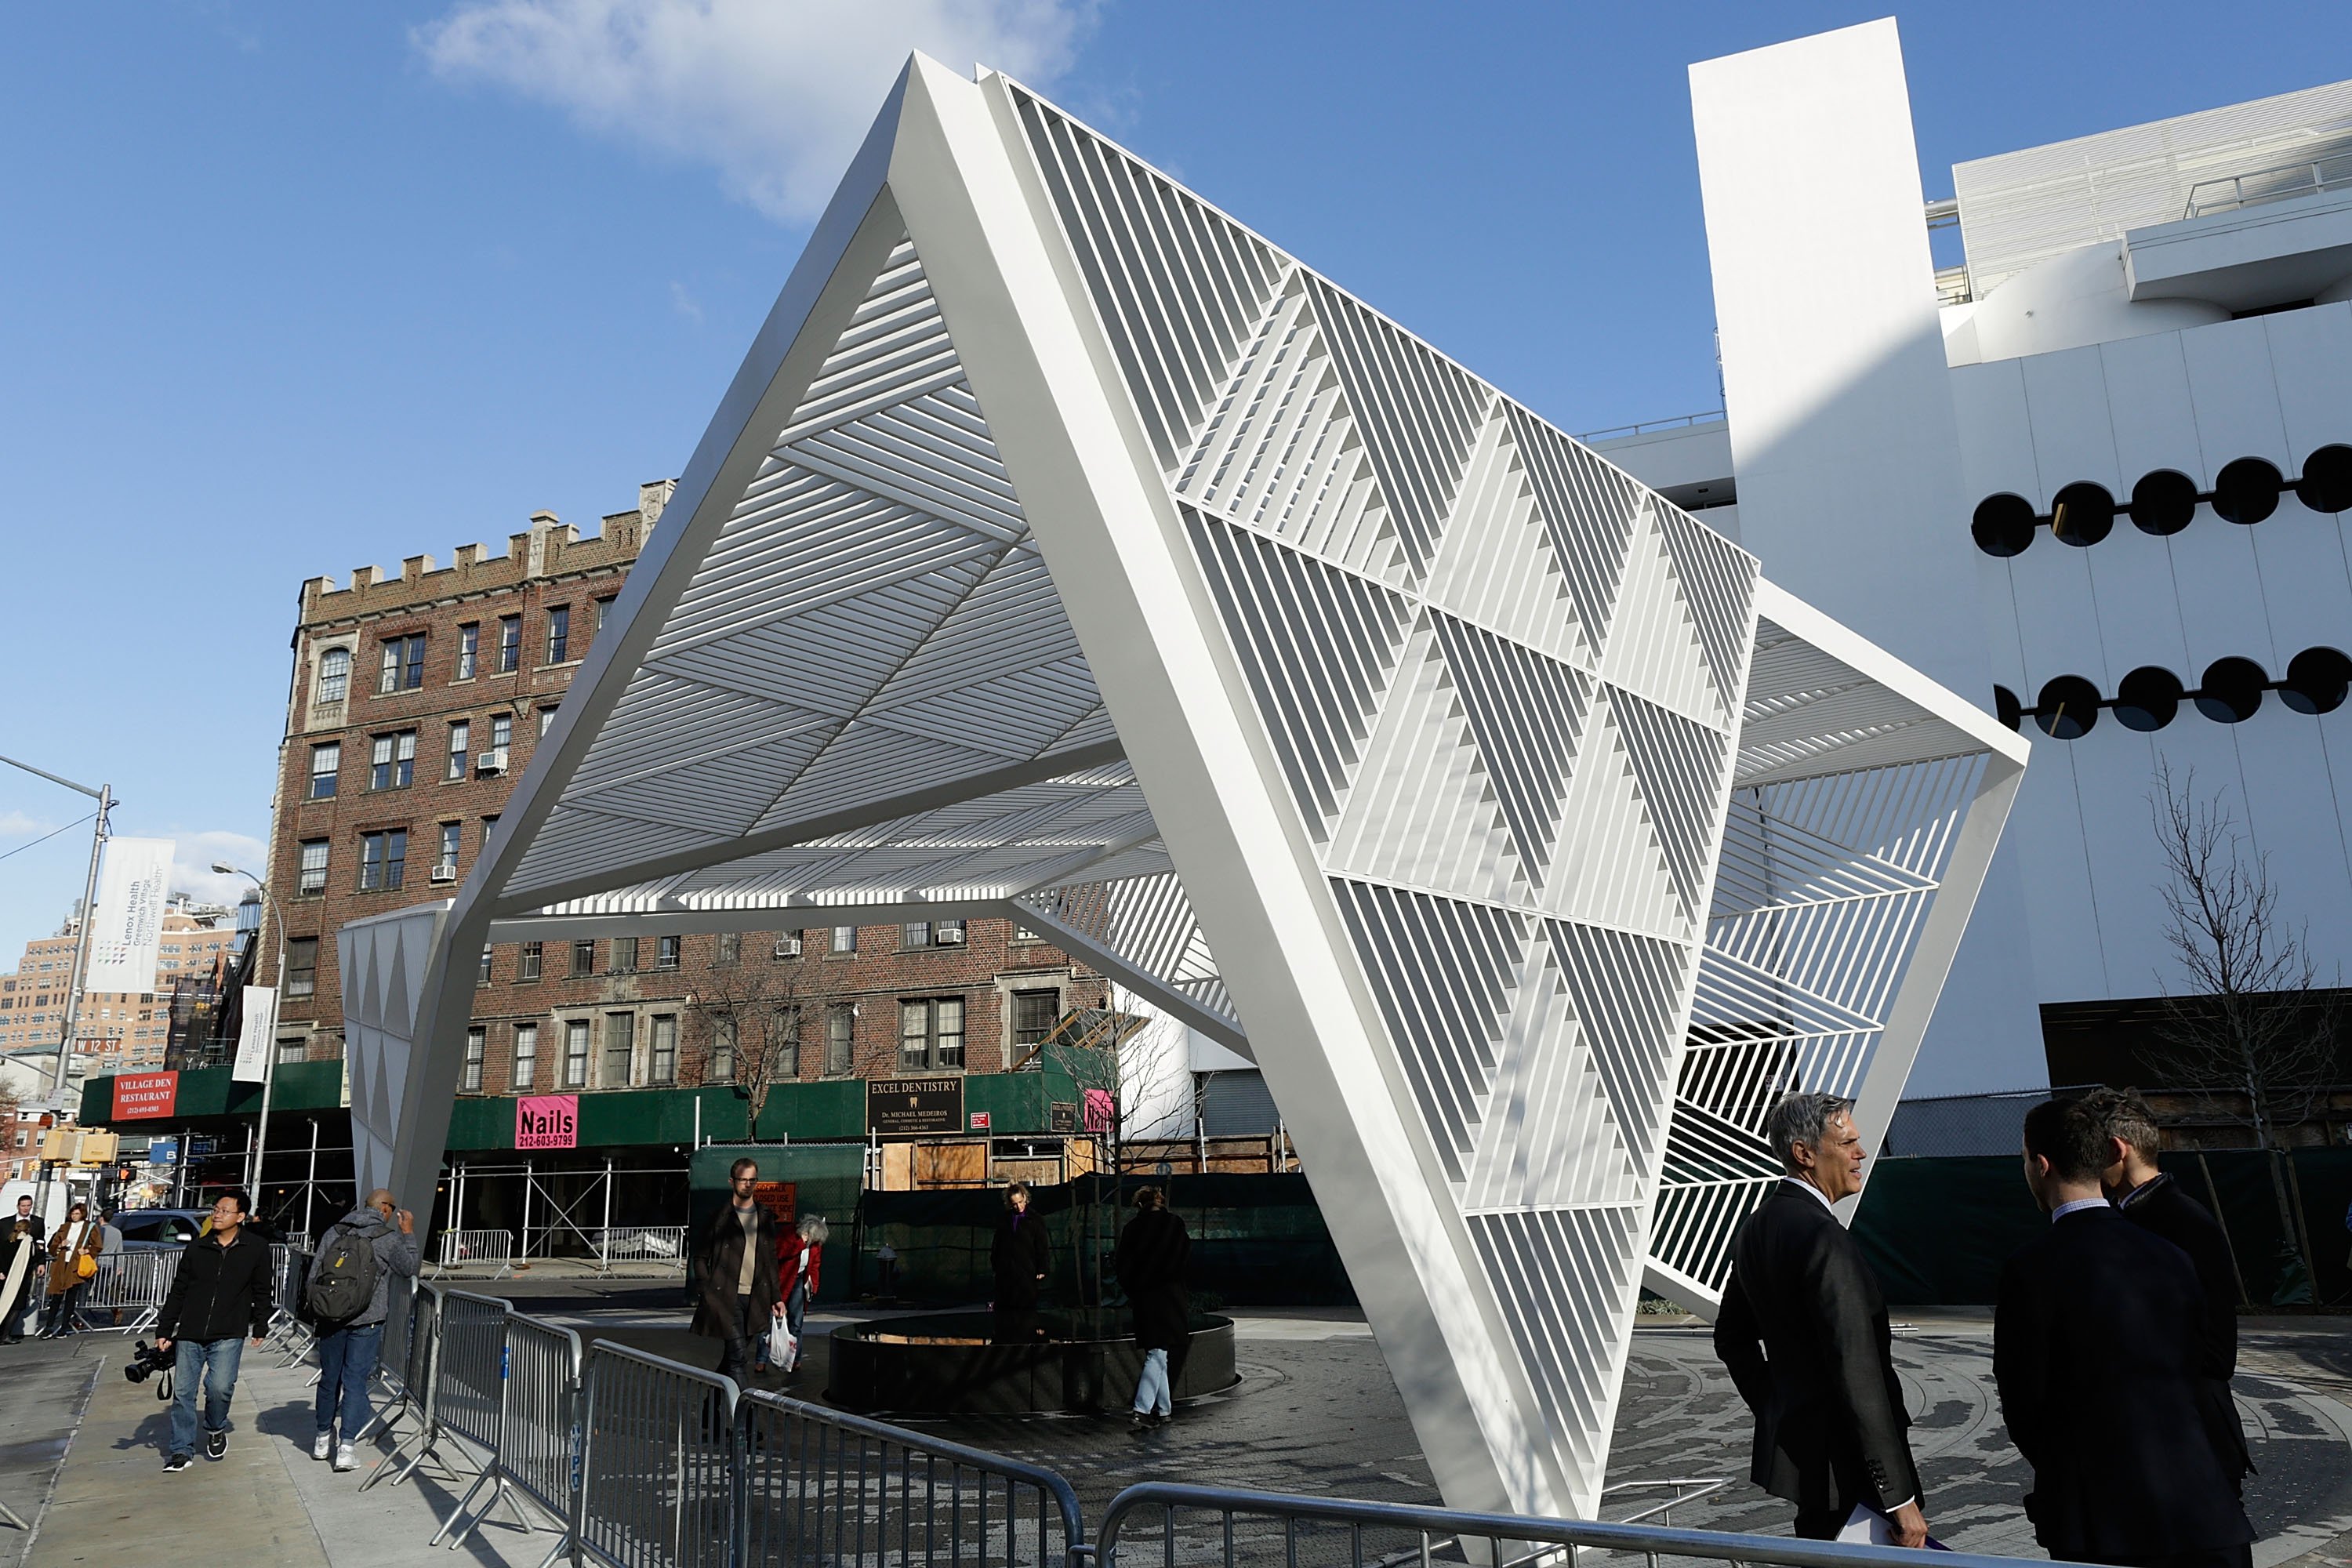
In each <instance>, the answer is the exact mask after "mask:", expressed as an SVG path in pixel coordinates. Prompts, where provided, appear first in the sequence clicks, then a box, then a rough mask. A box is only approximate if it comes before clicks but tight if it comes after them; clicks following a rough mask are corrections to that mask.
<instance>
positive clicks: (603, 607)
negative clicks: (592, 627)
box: [596, 599, 613, 632]
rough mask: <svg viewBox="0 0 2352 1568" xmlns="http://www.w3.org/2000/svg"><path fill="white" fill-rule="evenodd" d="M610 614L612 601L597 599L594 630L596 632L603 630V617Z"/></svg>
mask: <svg viewBox="0 0 2352 1568" xmlns="http://www.w3.org/2000/svg"><path fill="white" fill-rule="evenodd" d="M612 613H613V601H612V600H611V599H599V600H597V601H596V629H597V630H598V631H600V632H601V631H603V630H604V617H605V616H609V615H611V614H612Z"/></svg>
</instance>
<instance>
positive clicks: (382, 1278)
mask: <svg viewBox="0 0 2352 1568" xmlns="http://www.w3.org/2000/svg"><path fill="white" fill-rule="evenodd" d="M416 1263H417V1258H416V1216H415V1215H413V1214H411V1213H410V1212H409V1211H408V1210H406V1209H404V1208H402V1207H400V1206H399V1205H397V1204H396V1203H394V1201H393V1196H392V1194H390V1193H388V1192H386V1191H384V1190H383V1188H382V1187H378V1188H377V1189H376V1190H375V1191H373V1192H372V1193H370V1194H368V1196H367V1202H366V1203H364V1204H362V1205H360V1206H359V1207H358V1208H355V1209H353V1210H352V1212H351V1213H349V1214H347V1215H344V1216H343V1217H342V1218H341V1219H339V1220H337V1221H336V1222H335V1224H334V1225H333V1226H332V1227H331V1228H330V1229H329V1230H328V1232H327V1234H326V1235H325V1236H324V1237H320V1242H319V1255H318V1257H317V1258H314V1259H313V1260H312V1262H311V1264H310V1280H309V1282H308V1283H307V1284H306V1285H305V1286H304V1287H303V1291H302V1301H303V1305H304V1306H306V1307H308V1308H309V1309H310V1313H311V1315H312V1316H313V1317H314V1318H316V1319H317V1320H318V1323H319V1328H320V1334H319V1397H318V1402H317V1405H316V1406H315V1407H314V1409H313V1411H312V1415H313V1417H314V1420H315V1424H316V1426H317V1428H318V1436H317V1437H316V1438H315V1439H314V1440H313V1441H312V1442H311V1444H310V1458H314V1459H324V1458H328V1457H329V1456H330V1455H331V1456H332V1457H333V1458H334V1461H335V1468H336V1469H338V1470H348V1469H352V1468H355V1467H356V1466H357V1465H358V1464H359V1453H358V1447H357V1445H358V1441H359V1435H360V1434H361V1433H362V1432H363V1431H365V1430H366V1429H367V1425H368V1423H369V1422H370V1421H372V1420H373V1419H374V1418H375V1412H374V1410H373V1407H372V1406H371V1405H369V1404H368V1383H369V1381H370V1380H371V1379H373V1377H374V1376H375V1365H376V1357H377V1355H378V1354H379V1353H380V1352H382V1351H383V1325H384V1322H385V1320H387V1319H388V1318H390V1317H391V1315H392V1281H393V1277H394V1275H399V1276H401V1277H403V1278H404V1279H415V1278H416ZM403 1310H406V1309H405V1308H404V1309H403ZM339 1415H340V1417H341V1421H342V1427H343V1430H342V1441H341V1443H337V1442H336V1441H335V1422H336V1419H337V1417H338V1416H339Z"/></svg>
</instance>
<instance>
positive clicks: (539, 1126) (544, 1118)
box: [515, 1094, 580, 1149]
mask: <svg viewBox="0 0 2352 1568" xmlns="http://www.w3.org/2000/svg"><path fill="white" fill-rule="evenodd" d="M515 1147H516V1148H518V1149H577V1148H578V1147H580V1097H579V1096H578V1095H576V1094H527V1095H525V1096H523V1097H522V1098H521V1099H520V1100H516V1101H515Z"/></svg>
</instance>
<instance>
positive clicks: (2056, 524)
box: [2050, 479, 2116, 545]
mask: <svg viewBox="0 0 2352 1568" xmlns="http://www.w3.org/2000/svg"><path fill="white" fill-rule="evenodd" d="M2115 526H2116V498H2115V497H2113V496H2111V495H2109V494H2108V493H2107V488H2106V486H2105V485H2095V484H2092V483H2091V482H2090V481H2089V480H2087V479H2085V480H2084V481H2083V482H2082V483H2080V484H2072V485H2068V486H2067V487H2066V488H2065V489H2063V490H2060V491H2059V492H2058V493H2057V495H2055V496H2054V497H2053V498H2052V499H2051V501H2050V532H2051V535H2052V537H2053V538H2056V539H2062V540H2063V541H2065V542H2067V543H2069V544H2075V545H2089V544H2096V543H2097V542H2099V541H2101V540H2102V539H2105V537H2106V536H2107V534H2108V532H2109V531H2111V530H2113V529H2114V527H2115Z"/></svg>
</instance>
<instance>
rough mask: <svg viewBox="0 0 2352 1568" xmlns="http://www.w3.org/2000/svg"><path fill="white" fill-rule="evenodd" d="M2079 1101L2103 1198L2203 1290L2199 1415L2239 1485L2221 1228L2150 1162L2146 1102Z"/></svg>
mask: <svg viewBox="0 0 2352 1568" xmlns="http://www.w3.org/2000/svg"><path fill="white" fill-rule="evenodd" d="M2083 1103H2084V1104H2085V1105H2087V1106H2091V1107H2093V1108H2094V1109H2095V1110H2097V1111H2098V1113H2099V1118H2100V1121H2101V1123H2102V1131H2103V1133H2104V1142H2105V1151H2104V1157H2105V1160H2106V1162H2107V1165H2106V1168H2105V1170H2104V1171H2102V1172H2101V1173H2099V1185H2100V1187H2101V1188H2102V1189H2103V1190H2105V1193H2106V1194H2107V1199H2108V1201H2109V1202H2111V1203H2113V1204H2114V1205H2116V1209H2117V1210H2118V1211H2119V1212H2121V1214H2122V1215H2123V1216H2124V1217H2125V1218H2126V1219H2127V1220H2129V1221H2131V1222H2132V1223H2133V1224H2134V1225H2136V1226H2139V1227H2140V1228H2141V1229H2142V1230H2146V1231H2149V1232H2152V1233H2153V1234H2155V1235H2157V1236H2160V1237H2163V1238H2164V1239H2165V1240H2167V1241H2168V1242H2170V1243H2172V1245H2173V1246H2175V1247H2179V1248H2180V1250H2181V1251H2183V1252H2185V1253H2187V1254H2189V1262H2190V1263H2192V1264H2194V1265H2195V1266H2196V1268H2197V1283H2198V1284H2199V1285H2200V1286H2201V1287H2202V1288H2203V1289H2204V1294H2205V1333H2206V1338H2207V1340H2208V1342H2209V1343H2208V1345H2207V1347H2206V1348H2207V1353H2208V1355H2209V1357H2210V1360H2211V1362H2212V1363H2213V1365H2215V1366H2216V1367H2218V1368H2219V1369H2220V1370H2219V1372H2218V1373H2217V1374H2216V1375H2214V1376H2210V1377H2207V1378H2205V1379H2204V1380H2203V1381H2202V1384H2201V1388H2202V1392H2203V1395H2204V1399H2203V1405H2204V1410H2205V1421H2206V1425H2207V1426H2210V1428H2211V1429H2212V1432H2213V1436H2214V1440H2215V1442H2216V1444H2217V1445H2218V1446H2219V1447H2220V1448H2221V1458H2222V1459H2223V1460H2224V1462H2226V1463H2227V1464H2228V1465H2229V1466H2230V1470H2231V1479H2232V1480H2233V1482H2234V1483H2235V1484H2236V1485H2238V1486H2239V1487H2240V1488H2243V1486H2244V1484H2245V1478H2246V1477H2247V1476H2249V1475H2251V1474H2252V1473H2253V1468H2254V1457H2253V1454H2252V1452H2251V1451H2250V1450H2249V1449H2248V1448H2247V1447H2246V1429H2245V1427H2244V1426H2243V1425H2242V1424H2241V1423H2240V1421H2239V1420H2238V1402H2237V1400H2236V1398H2235V1397H2234V1396H2233V1395H2232V1394H2231V1392H2230V1379H2231V1375H2232V1374H2234V1373H2236V1372H2237V1370H2238V1301H2239V1298H2240V1295H2241V1291H2240V1289H2239V1285H2238V1264H2237V1259H2236V1258H2232V1257H2231V1254H2230V1237H2229V1235H2228V1233H2227V1232H2225V1231H2223V1230H2222V1228H2221V1221H2219V1220H2217V1219H2215V1218H2214V1217H2213V1213H2212V1211H2211V1210H2210V1209H2208V1208H2207V1207H2206V1206H2205V1205H2203V1204H2200V1203H2199V1202H2198V1201H2197V1200H2196V1199H2195V1198H2193V1197H2190V1196H2189V1193H2188V1191H2187V1189H2185V1188H2183V1187H2182V1186H2181V1184H2179V1182H2177V1181H2175V1180H2173V1178H2171V1177H2170V1176H2168V1175H2166V1174H2165V1173H2163V1172H2161V1171H2159V1170H2158V1169H2157V1168H2156V1151H2157V1149H2158V1146H2159V1137H2158V1132H2157V1130H2156V1117H2155V1114H2154V1113H2153V1112H2152V1111H2150V1110H2148V1108H2147V1101H2146V1100H2142V1099H2141V1098H2140V1097H2139V1095H2138V1094H2137V1093H2136V1092H2134V1091H2133V1090H2130V1089H2094V1090H2092V1091H2091V1092H2090V1093H2089V1094H2086V1095H2084V1097H2083Z"/></svg>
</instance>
